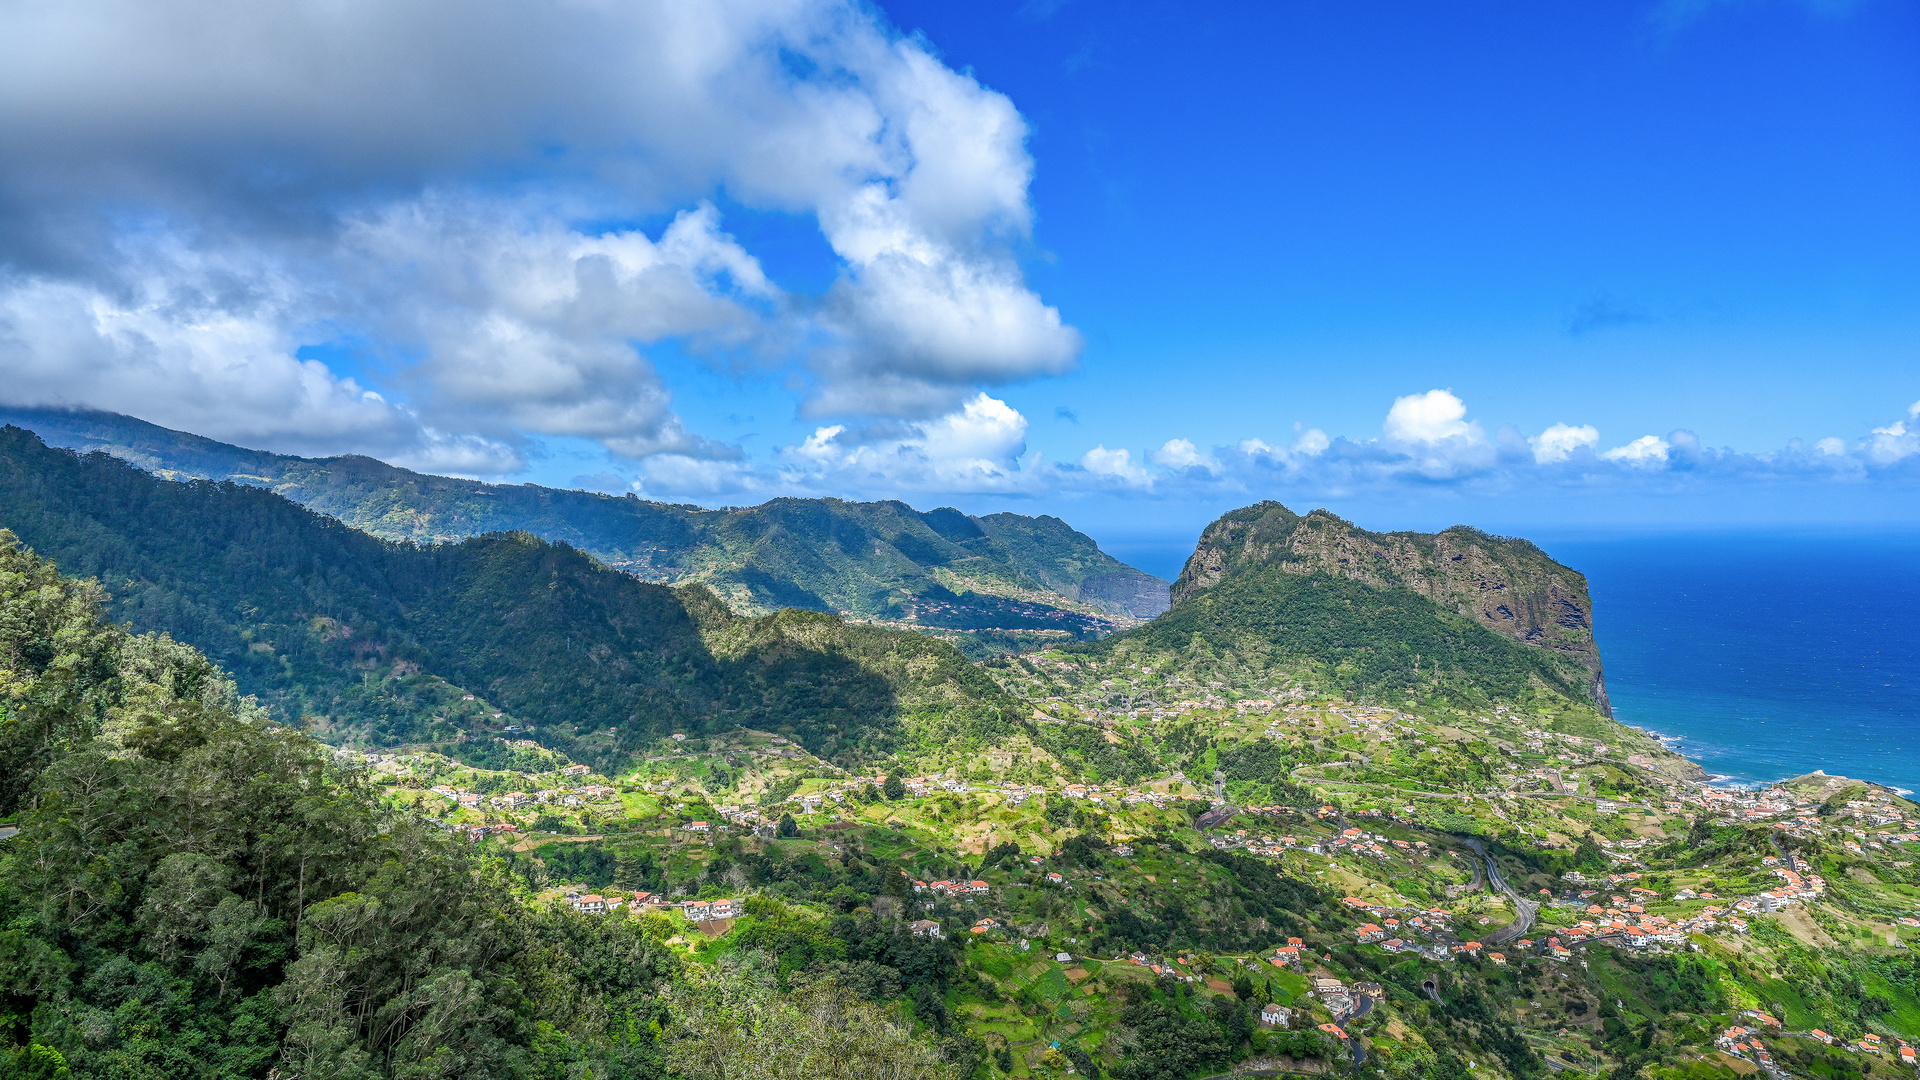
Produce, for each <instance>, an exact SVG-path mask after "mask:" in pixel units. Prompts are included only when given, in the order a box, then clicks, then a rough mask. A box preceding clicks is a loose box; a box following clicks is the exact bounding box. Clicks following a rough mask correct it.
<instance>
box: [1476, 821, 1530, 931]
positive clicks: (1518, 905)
mask: <svg viewBox="0 0 1920 1080" xmlns="http://www.w3.org/2000/svg"><path fill="white" fill-rule="evenodd" d="M1466 843H1467V846H1468V847H1470V848H1472V849H1473V853H1474V854H1476V855H1478V856H1480V858H1481V859H1483V860H1485V862H1486V864H1487V882H1488V883H1489V884H1491V885H1492V886H1493V887H1494V888H1496V889H1498V890H1500V891H1501V892H1503V893H1505V894H1506V896H1507V899H1509V900H1511V901H1513V910H1514V911H1515V912H1516V913H1517V914H1518V916H1519V917H1518V918H1516V919H1514V920H1513V921H1512V922H1510V923H1508V924H1507V925H1505V926H1503V927H1501V928H1500V929H1498V930H1495V931H1494V932H1493V933H1491V934H1488V935H1487V943H1488V944H1490V945H1500V944H1503V943H1505V942H1508V941H1512V940H1513V939H1515V938H1517V937H1520V936H1522V935H1524V934H1525V933H1526V932H1527V931H1529V930H1531V929H1533V917H1534V915H1535V914H1536V913H1538V912H1539V910H1540V905H1539V904H1538V903H1535V902H1534V901H1532V900H1528V899H1526V898H1525V897H1523V896H1521V895H1520V894H1519V893H1518V892H1516V891H1515V890H1514V888H1513V886H1511V885H1509V884H1507V882H1506V879H1505V878H1502V877H1501V876H1500V867H1498V866H1497V865H1495V864H1494V861H1493V856H1491V855H1488V854H1487V846H1486V845H1485V844H1483V843H1481V842H1480V841H1478V840H1468V841H1467V842H1466Z"/></svg>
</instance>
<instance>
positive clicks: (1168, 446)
mask: <svg viewBox="0 0 1920 1080" xmlns="http://www.w3.org/2000/svg"><path fill="white" fill-rule="evenodd" d="M1147 459H1148V460H1149V461H1151V462H1153V463H1154V464H1155V465H1158V466H1160V467H1161V468H1163V469H1202V470H1205V471H1206V472H1209V473H1213V472H1219V471H1220V462H1219V461H1218V460H1217V459H1216V458H1215V457H1214V456H1213V455H1212V454H1203V453H1201V452H1200V448H1199V447H1197V446H1195V445H1193V440H1191V439H1168V440H1167V441H1166V442H1165V443H1163V444H1162V445H1161V447H1160V449H1158V450H1155V451H1154V452H1153V453H1151V454H1149V455H1147Z"/></svg>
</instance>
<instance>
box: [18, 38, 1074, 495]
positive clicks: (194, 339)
mask: <svg viewBox="0 0 1920 1080" xmlns="http://www.w3.org/2000/svg"><path fill="white" fill-rule="evenodd" d="M1026 135H1027V129H1026V125H1025V122H1024V121H1023V120H1022V119H1021V117H1020V115H1019V113H1018V111H1017V110H1016V109H1015V108H1014V106H1013V104H1012V103H1011V102H1010V101H1009V100H1008V99H1007V98H1006V97H1005V96H1004V95H1001V94H998V93H995V92H993V91H991V90H988V89H986V88H985V87H982V86H981V85H980V84H979V83H978V81H977V80H975V79H974V78H973V77H972V76H971V75H967V74H963V73H960V72H956V71H953V70H952V69H950V68H948V67H946V66H945V65H944V64H942V63H941V62H940V61H939V60H938V59H937V58H935V57H934V56H933V55H932V54H931V53H929V52H928V50H927V48H926V46H925V45H924V43H922V42H921V41H920V40H919V39H917V38H906V37H902V36H900V35H899V34H898V33H897V32H896V31H894V30H893V29H892V28H891V27H890V26H888V25H886V24H885V23H884V22H883V21H882V17H881V16H880V15H879V14H878V13H877V11H876V10H874V9H872V8H870V7H867V6H864V5H861V4H857V3H854V2H852V0H713V2H711V3H703V4H697V5H685V4H679V3H672V2H668V0H636V2H633V3H623V4H614V5H606V4H575V3H570V2H567V0H531V2H529V3H525V4H518V5H507V6H504V7H494V8H487V9H485V10H475V9H472V8H471V7H470V6H468V5H461V4H456V3H453V2H452V0H388V2H385V3H360V2H352V0H350V2H347V3H333V2H330V0H289V2H287V3H283V4H271V5H252V6H246V5H242V6H239V7H235V6H233V5H230V4H226V3H222V2H220V0H184V2H182V3H178V4H171V5H168V6H167V10H166V11H165V12H164V13H162V12H159V11H157V10H156V9H154V8H153V7H152V6H151V5H146V4H140V3H135V2H133V0H75V2H74V3H69V4H60V5H28V6H20V5H15V6H13V7H8V8H5V9H0V275H4V277H0V310H4V311H6V312H7V313H8V322H7V325H5V326H4V327H0V335H3V336H4V337H5V339H6V343H5V346H4V351H3V352H0V377H3V378H0V396H4V397H6V398H9V399H12V400H14V401H16V402H21V403H27V402H29V401H34V402H44V401H51V400H55V399H58V400H61V401H66V402H72V403H80V404H88V405H95V406H99V407H104V408H118V409H123V410H125V409H131V411H134V412H136V413H137V414H139V415H143V416H146V417H149V418H151V419H155V420H158V421H160V422H163V423H168V424H173V425H176V426H190V427H192V428H193V429H194V430H199V431H205V432H207V433H209V434H216V435H220V436H222V437H239V435H240V434H241V433H243V432H245V433H247V437H248V439H249V440H250V441H252V442H254V443H255V444H259V445H270V446H273V447H274V448H277V449H294V448H299V449H308V448H311V447H314V446H319V445H323V444H324V445H333V444H331V443H328V442H327V440H328V439H334V438H337V439H339V440H341V445H343V446H349V447H351V448H353V449H361V450H366V451H369V452H374V453H382V454H392V453H396V452H397V451H396V450H395V449H394V448H395V447H416V448H423V447H427V446H429V445H430V444H431V445H441V446H447V445H454V444H456V443H459V442H460V441H461V440H466V441H467V442H468V443H472V441H473V440H476V439H477V440H480V443H475V444H474V445H482V444H484V445H488V446H494V447H496V448H497V449H498V450H499V451H501V455H503V456H498V460H497V461H496V462H495V464H496V465H499V466H500V467H511V466H512V464H513V463H514V461H516V460H517V459H516V458H515V457H514V454H515V453H516V451H514V450H513V447H515V446H517V445H518V444H519V443H520V442H521V441H522V437H523V436H524V435H526V434H529V433H533V434H553V435H565V436H579V437H584V438H591V439H596V440H599V441H600V442H602V443H603V444H604V445H606V446H607V447H608V448H609V449H611V450H612V451H614V452H615V453H618V454H623V455H627V456H633V457H639V456H645V455H649V454H659V453H671V454H679V455H682V456H692V457H695V458H703V459H704V458H707V457H712V456H714V455H716V454H719V453H721V451H720V450H719V449H718V448H715V447H712V446H710V445H707V444H705V443H704V442H703V441H702V440H700V439H699V438H698V437H697V436H696V435H694V434H693V433H690V432H688V431H687V430H686V429H685V428H684V426H683V425H682V424H681V423H680V421H679V420H678V419H677V418H676V417H675V416H674V415H673V412H672V409H671V401H670V394H669V393H668V389H667V388H666V387H665V386H663V385H662V384H661V382H660V379H659V377H658V375H657V374H656V373H655V371H654V370H653V368H652V367H651V365H650V364H649V363H648V362H647V361H646V359H645V357H644V355H642V353H641V351H640V350H642V349H644V348H646V347H647V346H649V345H650V344H652V343H655V342H660V341H665V340H670V339H671V340H676V341H683V342H686V343H687V346H688V348H690V349H691V350H692V351H694V352H696V353H698V354H700V355H704V356H708V357H711V358H714V359H715V360H721V359H724V360H726V361H728V362H731V363H735V364H738V365H741V366H744V367H748V368H753V367H775V368H777V367H780V366H783V365H797V366H798V367H799V368H800V369H801V370H802V371H804V372H805V374H806V378H805V379H804V380H802V383H803V385H802V387H801V392H802V393H804V394H805V395H806V408H807V410H808V411H809V412H810V413H812V414H815V415H826V414H835V415H852V416H860V415H883V416H898V417H909V418H912V417H921V418H924V417H929V416H937V415H941V414H944V413H946V412H949V411H951V410H953V409H955V408H957V407H958V406H959V405H960V404H961V403H962V402H963V401H964V400H966V399H967V397H968V396H969V395H970V394H972V393H973V392H974V391H975V389H976V388H977V387H978V386H980V385H997V384H1004V383H1009V382H1015V381H1018V380H1021V379H1025V378H1030V377H1033V376H1035V375H1039V374H1047V373H1055V372H1059V371H1062V370H1065V369H1066V368H1067V367H1069V366H1070V365H1071V364H1072V363H1073V362H1074V360H1075V358H1076V357H1077V355H1078V353H1079V350H1080V337H1079V335H1078V333H1077V332H1075V331H1074V330H1073V329H1072V328H1071V327H1069V326H1066V325H1065V324H1064V323H1063V321H1062V319H1061V317H1060V314H1059V312H1058V311H1057V310H1055V309H1054V308H1052V307H1049V306H1047V305H1046V304H1045V303H1044V302H1043V301H1042V300H1041V299H1040V298H1039V297H1038V296H1036V295H1035V294H1034V293H1033V291H1032V290H1031V289H1029V288H1028V287H1027V285H1026V283H1025V281H1024V280H1023V277H1022V274H1021V272H1020V269H1019V266H1018V264H1017V262H1016V261H1015V258H1014V252H1015V250H1016V248H1017V247H1018V245H1019V244H1021V243H1022V242H1023V241H1024V238H1025V236H1026V234H1027V230H1028V228H1029V226H1030V222H1031V209H1030V206H1029V204H1028V198H1027V188H1028V184H1029V181H1030V179H1031V175H1032V162H1031V160H1030V158H1029V156H1028V154H1027V151H1026V145H1025V142H1026ZM722 192H724V194H725V195H726V197H727V198H729V199H731V200H733V201H735V202H737V203H739V204H742V205H744V206H746V207H749V208H752V209H754V210H757V211H767V212H772V213H775V214H792V215H802V216H806V217H810V218H812V219H813V221H814V223H815V225H816V226H817V227H818V229H819V230H820V232H821V234H822V235H823V236H824V237H825V239H826V240H827V242H828V244H829V245H830V247H831V249H832V251H833V252H834V253H835V254H836V255H837V257H838V259H839V267H838V271H839V272H838V277H837V280H836V281H835V283H834V284H833V285H832V287H831V288H830V289H828V290H827V292H826V294H825V295H824V296H821V297H817V298H816V297H789V296H786V295H784V294H783V293H782V292H781V291H780V290H779V289H778V288H777V287H776V286H774V285H773V284H772V283H770V282H769V281H768V280H767V279H766V277H765V275H764V273H763V272H762V270H761V268H760V265H759V263H758V261H757V259H756V258H755V256H754V254H753V253H752V252H751V251H748V250H747V249H746V248H745V247H744V246H743V245H741V244H740V243H739V242H738V241H737V240H735V239H734V238H732V237H730V236H728V235H726V234H725V233H724V232H723V231H721V229H720V223H719V220H718V214H717V212H716V211H715V210H714V209H713V208H712V207H711V206H709V205H707V204H705V203H703V202H702V200H703V199H707V198H711V197H714V196H716V195H718V194H720V193H722ZM676 211H677V212H679V214H680V216H679V217H678V218H677V219H676V220H675V221H674V222H673V224H672V225H670V226H668V227H667V228H666V229H664V231H661V232H659V233H657V234H656V233H654V232H652V231H651V230H649V231H642V230H641V229H639V228H636V227H633V226H632V225H620V226H616V227H611V228H607V227H598V226H596V227H592V228H583V227H581V226H579V225H578V224H577V223H578V222H581V221H595V220H598V221H616V222H632V221H636V220H639V219H644V218H648V217H655V216H666V215H670V214H673V213H675V212H676ZM128 251H133V252H134V253H135V254H136V255H137V256H138V257H136V258H133V259H131V260H129V259H127V258H125V257H124V255H125V254H126V253H127V252H128ZM202 270H204V271H206V272H204V273H201V274H200V276H199V278H198V279H197V280H192V281H190V282H188V283H184V284H183V282H187V279H193V278H194V275H195V273H196V272H198V271H202ZM63 291H64V294H66V295H68V296H70V297H72V298H73V299H72V303H71V304H70V305H69V307H71V308H74V309H76V310H78V311H80V312H82V313H90V312H93V311H95V310H96V309H98V310H103V311H106V312H107V314H108V315H109V316H117V317H118V322H119V323H120V324H124V323H126V322H127V321H128V319H129V318H132V317H134V316H138V317H139V319H140V320H142V321H143V323H144V325H143V326H142V328H141V331H140V333H139V334H138V335H134V334H130V333H129V332H128V331H127V330H126V329H125V327H124V325H122V326H119V327H115V326H109V325H107V324H109V323H114V322H115V318H107V319H105V320H91V319H90V318H88V319H82V320H81V323H82V324H84V323H87V322H89V321H92V322H98V323H100V325H99V326H95V327H92V328H87V327H85V326H82V329H83V330H85V332H83V333H79V334H78V335H75V334H72V333H68V332H66V331H63V330H62V328H61V327H59V326H57V325H54V324H55V323H56V322H58V321H59V316H60V313H59V312H57V311H56V312H54V313H52V314H42V313H40V312H39V311H38V310H37V308H38V307H39V304H38V299H39V298H41V297H43V296H45V295H47V294H48V293H49V292H63ZM69 321H71V320H69ZM339 340H345V341H349V342H356V343H359V344H360V345H362V346H364V347H365V350H366V351H367V352H368V353H369V355H370V356H372V357H373V358H375V359H376V360H377V362H376V363H373V364H370V365H362V366H361V368H360V373H359V374H357V376H356V378H357V381H356V380H355V379H348V378H345V377H344V376H342V375H341V374H340V373H337V372H332V371H329V370H328V369H327V368H326V367H325V366H324V365H318V364H314V363H312V362H302V361H299V360H297V359H295V354H296V352H297V351H298V350H299V349H300V347H301V346H303V345H315V344H323V343H326V342H328V341H339ZM194 356H198V357H199V359H193V357H194ZM63 371H65V372H85V373H86V374H85V376H84V377H82V376H81V375H80V374H69V375H63V374H62V372H63ZM370 380H371V381H372V384H373V385H374V386H377V388H378V389H380V390H382V391H385V392H386V398H387V399H388V401H389V402H391V403H389V404H384V405H383V404H380V403H377V402H370V401H365V400H363V399H361V398H360V397H358V396H357V395H358V393H359V391H360V390H362V389H365V388H366V386H367V385H368V384H369V381H370ZM221 382H233V383H238V384H243V385H246V386H250V387H252V391H251V396H250V397H249V396H245V395H231V394H227V393H223V392H213V393H207V392H206V391H207V390H209V389H210V388H213V384H215V383H221ZM120 387H130V388H137V392H136V391H134V390H129V391H127V392H122V391H121V390H120V389H119V388H120ZM130 402H131V404H130ZM369 430H372V431H377V432H379V433H380V434H379V436H378V437H374V436H373V435H361V436H355V435H353V433H354V432H366V431H369ZM356 439H357V440H358V441H356Z"/></svg>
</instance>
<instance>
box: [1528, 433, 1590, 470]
mask: <svg viewBox="0 0 1920 1080" xmlns="http://www.w3.org/2000/svg"><path fill="white" fill-rule="evenodd" d="M1527 441H1528V442H1529V443H1530V444H1531V445H1532V446H1533V460H1534V461H1535V462H1537V463H1539V464H1541V465H1550V464H1552V463H1554V462H1557V461H1565V460H1567V459H1568V458H1570V457H1572V456H1573V455H1574V454H1575V453H1576V452H1578V451H1581V450H1591V449H1593V448H1594V447H1595V446H1598V445H1600V430H1599V429H1598V428H1596V427H1594V426H1593V425H1592V424H1581V425H1580V426H1578V427H1575V426H1574V425H1572V424H1555V425H1553V426H1552V427H1550V428H1548V429H1547V430H1545V431H1543V432H1541V433H1540V434H1538V435H1535V436H1534V437H1533V438H1531V439H1529V440H1527Z"/></svg>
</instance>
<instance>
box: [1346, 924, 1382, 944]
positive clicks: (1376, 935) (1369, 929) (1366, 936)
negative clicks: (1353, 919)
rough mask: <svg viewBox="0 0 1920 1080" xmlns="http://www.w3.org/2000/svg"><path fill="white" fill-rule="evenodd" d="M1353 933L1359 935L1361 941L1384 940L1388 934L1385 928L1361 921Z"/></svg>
mask: <svg viewBox="0 0 1920 1080" xmlns="http://www.w3.org/2000/svg"><path fill="white" fill-rule="evenodd" d="M1353 933H1354V936H1356V937H1358V938H1359V939H1360V940H1361V941H1383V940H1385V939H1386V936H1387V932H1386V931H1385V930H1383V929H1381V928H1380V927H1378V926H1375V925H1374V924H1372V923H1361V924H1360V925H1359V926H1357V927H1355V928H1354V931H1353Z"/></svg>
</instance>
